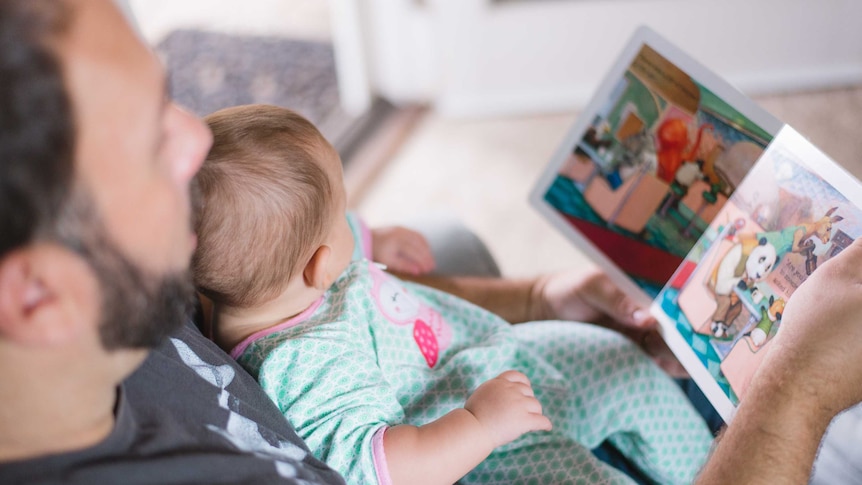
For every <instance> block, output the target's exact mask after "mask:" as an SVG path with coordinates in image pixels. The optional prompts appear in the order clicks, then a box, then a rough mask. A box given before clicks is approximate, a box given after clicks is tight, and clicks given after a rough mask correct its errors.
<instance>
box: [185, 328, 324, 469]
mask: <svg viewBox="0 0 862 485" xmlns="http://www.w3.org/2000/svg"><path fill="white" fill-rule="evenodd" d="M171 343H172V344H174V347H175V348H176V349H177V353H178V354H179V355H180V358H181V359H182V360H183V362H184V363H185V364H186V365H187V366H189V367H191V368H192V369H193V370H194V371H195V372H196V373H197V375H199V376H200V377H201V378H203V379H204V380H206V381H207V382H209V383H210V384H212V385H214V386H216V387H218V388H219V389H221V392H220V393H219V396H218V404H219V406H220V407H221V408H222V409H226V410H227V411H228V413H229V414H228V420H227V425H226V426H225V428H220V427H218V426H216V425H214V424H208V425H207V429H209V430H210V431H212V432H214V433H216V434H218V435H220V436H222V437H223V438H224V439H226V440H227V441H229V442H230V443H231V444H233V445H234V446H236V447H237V448H239V449H240V450H242V451H246V452H251V453H254V454H255V455H256V456H259V457H262V458H268V459H271V460H273V462H274V463H275V468H276V470H277V471H278V474H279V475H281V476H283V477H287V478H291V477H296V468H295V467H294V466H293V465H291V464H290V463H289V462H298V461H302V460H303V459H304V458H305V457H306V454H307V453H306V452H305V450H303V449H302V448H300V447H298V446H296V445H295V444H293V443H291V442H289V441H281V440H279V441H278V443H277V445H274V444H272V443H269V442H268V441H267V440H266V439H264V437H263V435H261V434H260V430H259V429H258V425H257V423H255V422H254V421H252V420H250V419H248V418H246V417H245V416H242V415H240V414H238V413H236V412H235V411H234V410H233V409H231V408H230V407H229V403H230V401H231V395H230V393H229V392H228V391H227V389H226V388H227V386H228V385H230V383H231V382H233V379H234V377H236V373H235V371H234V369H233V368H232V367H231V366H229V365H226V364H224V365H219V366H215V365H211V364H208V363H206V362H204V361H203V360H202V359H201V358H200V357H199V356H198V355H197V354H196V353H195V352H194V351H193V350H192V349H191V348H189V346H188V345H186V344H185V342H183V341H182V340H178V339H174V338H172V339H171ZM284 460H286V461H284Z"/></svg>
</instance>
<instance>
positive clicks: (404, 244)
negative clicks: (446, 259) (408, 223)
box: [371, 226, 434, 275]
mask: <svg viewBox="0 0 862 485" xmlns="http://www.w3.org/2000/svg"><path fill="white" fill-rule="evenodd" d="M371 253H372V254H371V259H373V260H374V261H377V262H378V263H383V264H385V265H386V266H387V267H388V268H389V269H391V270H393V271H396V272H400V273H407V274H411V275H420V274H424V273H427V272H429V271H431V270H433V269H434V256H433V255H432V254H431V248H430V247H429V246H428V241H426V240H425V237H423V236H422V235H421V234H419V233H418V232H416V231H412V230H410V229H407V228H405V227H400V226H391V227H381V228H377V229H371Z"/></svg>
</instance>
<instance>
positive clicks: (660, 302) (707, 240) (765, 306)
mask: <svg viewBox="0 0 862 485" xmlns="http://www.w3.org/2000/svg"><path fill="white" fill-rule="evenodd" d="M530 201H531V203H532V204H533V205H534V206H536V208H537V209H538V210H539V211H540V212H541V213H542V214H543V215H544V216H545V217H547V218H548V220H549V221H550V222H551V223H552V224H554V225H555V226H556V227H557V228H558V229H559V230H560V231H561V232H562V233H563V234H564V235H566V236H567V237H569V238H570V239H571V240H572V241H573V242H574V243H575V244H577V245H578V247H579V248H581V249H582V250H583V251H584V252H585V253H586V254H587V255H588V256H590V257H591V258H592V259H593V260H594V261H595V262H596V263H597V264H598V265H599V266H600V267H601V268H602V269H603V270H604V271H605V272H606V273H607V274H608V276H609V277H610V278H611V280H612V281H613V282H614V283H615V284H617V286H618V287H619V288H621V289H622V290H623V291H624V292H625V293H626V294H628V295H629V296H630V297H631V298H633V299H634V300H635V301H637V302H638V303H639V304H642V305H648V306H649V308H650V312H651V314H652V315H653V316H655V317H656V319H657V320H658V321H659V323H660V329H661V332H662V336H663V338H664V340H665V342H666V343H667V345H668V347H669V348H670V349H671V350H672V351H673V352H674V354H675V356H676V357H677V359H678V360H679V361H680V363H681V364H682V365H683V366H684V367H685V368H686V370H687V371H688V373H689V374H690V375H691V377H692V378H693V379H694V381H695V382H696V383H697V384H698V386H699V387H700V388H701V390H702V391H703V392H704V394H705V395H706V397H707V398H708V399H709V401H710V403H712V405H713V406H714V407H715V409H716V410H717V411H718V413H719V414H720V415H721V416H722V418H723V419H724V420H725V421H729V420H730V419H731V418H732V416H733V413H734V410H735V409H736V405H737V404H738V403H739V400H740V399H741V398H742V397H743V396H744V395H745V392H746V389H747V388H748V384H749V380H750V379H751V376H752V375H753V374H754V372H755V370H756V369H757V367H758V366H759V365H760V362H761V360H762V359H763V358H764V356H765V355H766V353H767V351H768V350H769V348H770V346H771V345H773V342H774V341H775V340H774V339H775V336H776V335H778V334H779V333H780V332H781V329H782V325H786V324H788V323H787V322H790V321H791V320H788V315H786V314H785V307H786V306H787V305H788V304H791V298H792V295H793V293H794V292H795V291H796V289H797V288H799V286H800V285H801V284H802V283H803V282H804V281H805V280H806V279H807V278H808V277H809V276H810V275H811V274H812V273H813V272H814V271H817V268H819V267H821V266H822V265H823V264H824V263H825V262H826V261H828V260H829V259H831V258H833V257H834V256H836V255H837V254H838V253H840V252H841V251H842V250H843V249H844V248H846V247H847V246H849V245H850V244H851V243H852V241H853V240H854V239H855V238H857V237H859V236H860V235H862V209H860V208H862V184H860V182H859V181H858V180H857V179H856V178H854V177H853V176H851V175H850V174H848V173H847V172H845V171H844V170H843V169H841V167H840V166H838V165H837V164H836V163H835V162H834V161H832V160H831V159H830V158H829V157H828V156H826V155H824V154H823V153H822V152H820V151H819V150H818V149H817V148H816V147H815V146H814V145H812V144H811V143H810V142H808V141H807V140H806V139H805V138H804V137H803V136H802V135H800V134H799V133H797V132H796V131H794V130H793V129H792V128H790V127H789V126H787V125H784V124H783V123H781V122H780V121H778V120H777V119H775V118H774V117H772V116H771V115H769V113H766V112H765V111H763V110H762V109H760V108H759V107H757V106H756V105H755V104H754V103H753V102H752V101H751V100H749V99H748V98H746V97H745V96H744V95H742V94H741V93H739V92H738V91H736V90H735V89H733V88H732V87H731V86H730V85H728V84H727V83H726V82H724V81H723V80H721V79H720V78H718V77H716V76H715V75H714V74H712V73H711V72H709V71H708V70H707V69H706V68H704V67H703V66H700V65H699V64H698V63H697V62H695V61H694V60H693V59H691V58H690V57H689V56H687V55H685V54H684V53H683V52H681V51H679V50H678V49H677V48H676V47H674V46H673V45H671V44H670V43H669V42H667V41H666V40H664V39H662V38H661V37H660V36H659V35H658V34H656V33H655V32H653V31H652V30H650V29H648V28H643V27H642V28H640V29H638V31H637V32H636V33H635V35H634V36H633V37H632V39H631V40H630V41H629V43H628V44H627V46H626V47H625V49H624V50H623V54H622V55H621V56H620V58H619V59H618V60H617V61H616V62H615V64H614V66H613V68H612V69H611V72H610V73H609V74H608V75H607V77H606V79H605V81H604V83H603V84H602V86H601V87H600V89H599V92H598V94H597V95H596V96H595V97H594V99H593V100H592V101H591V102H590V104H589V105H588V106H587V107H586V108H585V110H584V112H583V113H582V115H581V118H580V119H579V120H578V122H577V123H576V124H575V126H574V127H573V128H572V130H571V131H570V132H569V134H568V135H567V137H566V139H565V141H564V142H563V144H562V145H561V146H560V147H559V149H558V151H557V153H556V155H555V156H554V159H553V160H552V163H551V164H550V165H549V166H548V168H547V169H546V170H545V172H544V173H543V174H542V177H541V178H540V180H539V182H538V183H537V184H536V187H535V188H534V189H533V191H532V193H531V195H530ZM789 385H792V384H789Z"/></svg>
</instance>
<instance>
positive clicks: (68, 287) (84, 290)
mask: <svg viewBox="0 0 862 485" xmlns="http://www.w3.org/2000/svg"><path fill="white" fill-rule="evenodd" d="M98 301H99V300H98V291H97V290H96V283H95V277H94V275H93V274H92V271H90V269H89V267H88V266H87V265H86V264H85V263H84V262H83V261H81V260H80V258H79V257H77V256H75V255H74V254H73V253H71V252H70V251H68V250H65V249H63V248H58V247H53V246H51V245H37V246H31V247H28V248H24V249H20V250H17V251H14V252H12V253H10V254H7V255H6V256H4V257H3V259H2V260H0V336H2V338H4V339H5V340H14V341H17V342H20V343H22V344H25V345H42V344H48V345H56V344H59V343H62V342H63V341H65V340H67V339H69V338H70V337H72V336H74V335H76V334H77V333H78V332H79V331H80V329H81V326H82V324H85V323H90V324H93V323H95V321H96V320H97V319H98V310H99V305H98Z"/></svg>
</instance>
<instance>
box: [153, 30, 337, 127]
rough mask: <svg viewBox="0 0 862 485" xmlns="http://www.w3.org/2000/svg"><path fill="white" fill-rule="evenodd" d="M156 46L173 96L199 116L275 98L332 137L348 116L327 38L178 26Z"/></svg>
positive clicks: (275, 100) (270, 102) (273, 100)
mask: <svg viewBox="0 0 862 485" xmlns="http://www.w3.org/2000/svg"><path fill="white" fill-rule="evenodd" d="M156 52H158V53H159V55H160V56H161V57H162V59H163V61H164V63H165V66H166V67H167V69H168V72H169V77H170V81H169V84H170V88H171V90H172V94H173V96H174V99H176V100H177V101H178V102H179V103H180V104H181V105H183V106H185V107H186V108H188V109H189V110H191V111H192V112H194V113H195V114H197V115H199V116H203V115H206V114H209V113H212V112H213V111H216V110H219V109H221V108H225V107H229V106H235V105H239V104H248V103H267V104H274V105H278V106H283V107H286V108H291V109H293V110H296V111H297V112H299V113H301V114H302V115H303V116H305V117H307V118H308V119H309V120H311V122H312V123H314V124H315V125H316V126H317V127H318V128H319V129H320V130H321V132H323V134H324V136H326V137H327V138H328V139H329V140H330V141H333V143H336V141H337V140H339V139H340V138H343V135H344V133H345V132H346V131H348V130H349V129H350V125H351V123H352V121H353V120H352V119H351V118H350V117H349V116H348V115H346V114H345V113H344V112H343V111H342V110H341V108H340V105H339V96H338V85H337V80H336V72H335V59H334V53H333V49H332V45H331V44H328V43H320V42H310V41H300V40H294V39H289V38H278V37H257V36H237V35H228V34H221V33H213V32H204V31H198V30H177V31H174V32H172V33H171V34H169V35H168V36H167V37H166V38H165V39H164V40H163V41H162V42H160V43H159V44H158V45H157V46H156Z"/></svg>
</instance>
